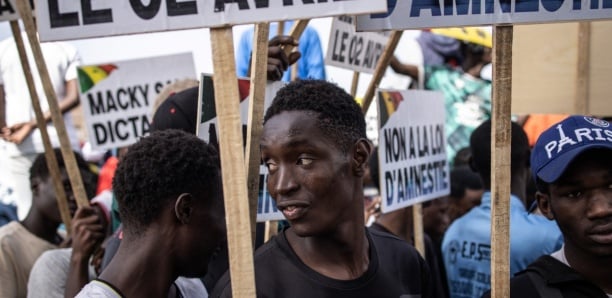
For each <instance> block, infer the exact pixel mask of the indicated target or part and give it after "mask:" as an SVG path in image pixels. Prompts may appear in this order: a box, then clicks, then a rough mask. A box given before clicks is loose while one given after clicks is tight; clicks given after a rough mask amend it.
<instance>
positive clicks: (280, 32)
mask: <svg viewBox="0 0 612 298" xmlns="http://www.w3.org/2000/svg"><path fill="white" fill-rule="evenodd" d="M276 35H285V21H278V26H277V27H276Z"/></svg>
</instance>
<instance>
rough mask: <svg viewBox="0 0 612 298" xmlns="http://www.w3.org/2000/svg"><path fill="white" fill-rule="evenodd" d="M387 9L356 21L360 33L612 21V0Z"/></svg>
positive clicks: (410, 4)
mask: <svg viewBox="0 0 612 298" xmlns="http://www.w3.org/2000/svg"><path fill="white" fill-rule="evenodd" d="M387 7H388V10H387V12H386V13H377V14H368V15H362V16H359V17H357V31H380V30H403V29H417V28H439V27H453V26H484V25H491V24H518V23H551V22H563V21H579V20H597V19H611V18H612V1H610V0H603V1H597V0H595V1H593V0H591V1H588V0H584V1H583V0H546V1H544V0H484V1H481V0H471V1H470V0H453V1H430V0H403V1H398V0H387Z"/></svg>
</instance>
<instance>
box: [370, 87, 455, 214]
mask: <svg viewBox="0 0 612 298" xmlns="http://www.w3.org/2000/svg"><path fill="white" fill-rule="evenodd" d="M378 103H379V111H380V114H379V119H380V123H381V129H380V131H379V137H378V139H379V141H378V144H379V148H378V161H379V165H380V188H381V189H380V191H381V198H382V203H381V210H382V212H383V213H387V212H391V211H394V210H398V209H401V208H405V207H408V206H411V205H414V204H416V203H421V202H424V201H428V200H432V199H436V198H439V197H443V196H446V195H448V194H449V193H450V179H449V167H448V162H447V161H446V142H445V135H444V123H445V122H444V121H445V113H446V112H445V109H444V95H443V94H442V93H441V92H436V91H423V90H403V91H392V90H379V92H378Z"/></svg>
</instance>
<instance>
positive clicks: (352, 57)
mask: <svg viewBox="0 0 612 298" xmlns="http://www.w3.org/2000/svg"><path fill="white" fill-rule="evenodd" d="M387 39H389V38H388V37H387V36H385V35H383V34H381V33H357V32H355V17H353V16H340V17H335V18H334V19H333V21H332V28H331V34H330V35H329V46H328V47H327V55H326V56H325V64H327V65H333V66H338V67H342V68H347V69H350V70H353V71H357V72H365V73H374V69H375V68H376V63H378V59H379V58H380V55H381V54H382V52H383V49H384V48H385V45H386V44H387Z"/></svg>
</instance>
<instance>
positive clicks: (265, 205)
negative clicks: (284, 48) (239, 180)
mask: <svg viewBox="0 0 612 298" xmlns="http://www.w3.org/2000/svg"><path fill="white" fill-rule="evenodd" d="M250 85H251V81H250V80H249V79H246V78H240V79H238V92H239V93H240V98H239V100H240V120H241V122H242V136H243V142H244V143H246V133H247V121H248V113H249V88H250ZM283 85H284V83H283V82H271V83H268V85H267V86H266V97H265V100H264V111H265V110H267V109H268V107H269V106H270V105H271V104H272V100H273V99H274V96H275V95H276V92H277V91H278V89H280V88H281V87H282V86H283ZM198 106H199V107H200V111H201V113H198V123H199V124H198V129H197V134H198V137H199V138H200V139H202V140H204V141H206V142H207V143H211V144H213V145H215V146H216V147H217V148H219V145H218V144H219V143H218V137H217V136H218V135H219V125H218V122H217V112H216V111H215V90H214V85H213V81H212V76H211V75H205V74H203V75H202V76H201V78H200V96H199V104H198ZM264 113H265V112H264ZM262 121H263V119H262ZM259 175H260V176H259V201H258V204H257V221H258V222H263V221H267V220H282V219H285V217H284V215H283V213H282V212H280V211H279V210H278V208H276V202H274V199H272V197H271V196H270V193H268V190H267V188H266V180H267V175H268V169H267V168H266V167H265V166H264V165H263V164H262V165H260V167H259Z"/></svg>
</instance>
